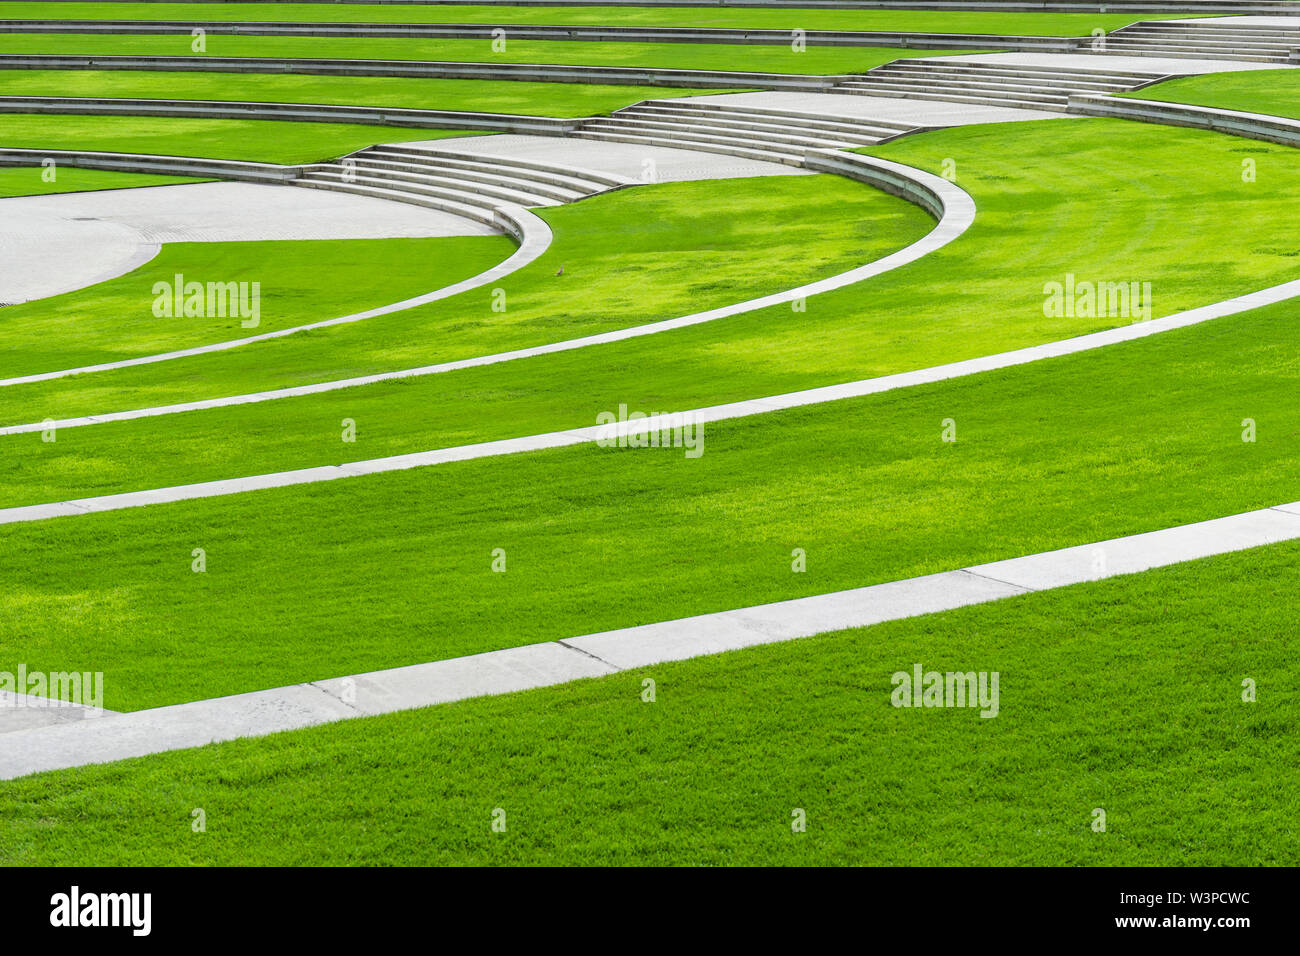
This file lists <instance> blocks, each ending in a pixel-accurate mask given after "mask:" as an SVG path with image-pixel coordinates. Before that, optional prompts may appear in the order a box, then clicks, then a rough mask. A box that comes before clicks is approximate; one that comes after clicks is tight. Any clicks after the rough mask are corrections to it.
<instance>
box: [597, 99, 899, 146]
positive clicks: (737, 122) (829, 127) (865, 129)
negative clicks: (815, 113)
mask: <svg viewBox="0 0 1300 956" xmlns="http://www.w3.org/2000/svg"><path fill="white" fill-rule="evenodd" d="M633 114H636V115H638V116H647V117H649V116H655V117H663V118H667V117H672V118H675V119H682V120H686V121H701V122H708V123H710V124H712V125H714V126H736V127H738V128H741V129H759V130H762V129H775V130H788V131H791V132H796V131H798V132H805V133H806V132H817V133H829V134H831V135H834V136H838V137H840V138H842V139H847V140H854V139H857V138H863V139H867V140H870V141H871V142H879V141H880V140H882V139H885V138H887V137H890V136H897V135H898V134H899V133H900V132H901V130H899V129H897V128H886V127H884V126H878V125H873V124H870V123H859V124H854V123H832V122H826V121H822V120H816V119H809V120H806V121H803V120H794V119H791V120H780V119H776V118H773V117H767V116H764V115H762V114H749V113H746V112H743V111H740V110H675V109H672V108H670V107H661V106H640V105H638V106H629V107H626V108H625V109H621V110H619V111H618V112H617V113H615V114H614V115H615V116H630V115H633Z"/></svg>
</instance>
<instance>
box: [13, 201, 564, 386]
mask: <svg viewBox="0 0 1300 956" xmlns="http://www.w3.org/2000/svg"><path fill="white" fill-rule="evenodd" d="M495 214H496V219H497V222H498V228H499V229H500V230H501V231H502V232H505V233H507V234H509V235H512V236H515V237H516V238H517V240H518V242H519V246H518V248H516V249H515V251H514V252H513V253H512V254H511V255H510V257H509V258H508V259H505V260H504V261H502V262H499V263H497V264H496V265H495V266H493V267H492V268H490V269H488V270H486V271H484V272H480V273H479V274H478V275H476V276H471V277H469V278H468V279H462V280H461V281H460V282H455V283H452V284H451V285H449V286H445V287H443V288H441V289H437V290H435V291H433V292H426V293H424V294H423V295H418V296H415V297H414V298H410V299H403V300H402V301H400V302H392V303H390V304H388V305H384V306H380V307H378V308H375V309H367V310H366V311H364V312H354V313H352V314H351V315H344V316H340V317H338V318H334V319H324V320H322V321H320V322H310V323H308V324H306V325H296V326H293V327H292V328H288V329H278V330H276V331H274V332H263V333H262V334H260V335H250V336H246V337H245V338H242V339H228V340H226V341H224V342H212V343H210V344H208V345H197V346H194V347H193V348H188V349H178V350H176V351H173V352H160V353H157V354H155V355H141V356H138V357H137V358H130V359H122V360H120V361H117V362H104V363H102V364H99V365H84V366H81V367H80V368H70V369H61V370H59V371H56V372H38V373H36V374H33V375H20V376H17V377H15V378H7V379H0V388H4V387H8V386H11V385H30V384H32V383H34V382H46V381H50V380H52V379H58V378H67V377H69V376H72V375H85V374H88V373H92V372H107V371H112V370H113V369H121V368H130V367H132V366H135V365H151V364H153V363H155V362H167V361H170V360H172V359H179V358H190V357H192V356H196V355H207V354H210V353H212V352H224V351H226V350H227V349H234V348H240V347H241V346H245V345H252V344H254V343H256V342H266V341H270V340H271V339H280V338H284V337H285V336H288V335H294V334H296V333H298V332H307V331H311V330H313V329H324V328H328V327H330V326H335V325H347V324H349V323H352V322H360V321H362V320H363V319H372V318H375V317H376V316H380V315H390V314H392V313H394V312H401V311H404V310H406V309H413V308H415V307H416V306H421V305H427V304H428V303H430V302H437V301H438V300H440V299H447V298H450V297H451V296H454V295H459V294H460V293H462V292H468V291H470V290H472V289H479V288H482V287H483V286H485V285H489V284H490V283H493V282H496V281H498V280H500V279H503V278H505V277H506V276H508V275H510V274H511V273H513V272H517V271H519V270H520V269H522V268H523V267H524V266H526V265H528V264H529V263H531V262H534V261H536V260H537V259H538V258H539V257H540V256H541V255H542V253H544V252H545V251H546V250H547V249H548V248H550V245H551V242H552V241H553V240H554V238H555V236H554V234H553V233H552V232H551V227H550V226H548V225H547V224H546V223H545V222H544V221H543V220H542V219H540V218H539V217H537V216H535V215H534V214H533V213H531V212H529V211H528V210H527V209H524V208H523V207H521V206H512V205H509V204H502V205H500V206H497V207H496V209H495Z"/></svg>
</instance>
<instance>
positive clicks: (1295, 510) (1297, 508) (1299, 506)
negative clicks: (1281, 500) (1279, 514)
mask: <svg viewBox="0 0 1300 956" xmlns="http://www.w3.org/2000/svg"><path fill="white" fill-rule="evenodd" d="M1277 510H1278V511H1285V512H1287V513H1288V514H1293V515H1300V501H1296V502H1293V503H1292V504H1289V505H1278V506H1277Z"/></svg>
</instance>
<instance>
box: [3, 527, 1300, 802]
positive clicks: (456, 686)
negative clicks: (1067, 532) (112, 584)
mask: <svg viewBox="0 0 1300 956" xmlns="http://www.w3.org/2000/svg"><path fill="white" fill-rule="evenodd" d="M1296 539H1300V502H1295V503H1292V504H1288V505H1280V506H1277V507H1274V508H1265V509H1261V510H1258V511H1251V512H1246V513H1244V514H1238V515H1233V516H1230V517H1226V518H1215V519H1212V520H1209V521H1201V522H1197V523H1195V524H1187V525H1178V526H1175V527H1172V528H1165V529H1161V530H1158V531H1151V532H1146V533H1143V534H1136V535H1129V536H1126V537H1121V538H1113V539H1110V540H1107V541H1100V542H1096V543H1093V544H1085V545H1079V546H1075V547H1070V548H1062V549H1059V550H1056V551H1047V552H1041V553H1038V554H1032V555H1027V556H1024V557H1020V558H1012V559H1010V560H1006V561H995V562H992V563H989V564H981V565H974V566H971V567H968V568H963V569H961V570H957V571H946V572H941V573H937V574H929V575H924V576H921V577H915V578H907V579H904V580H900V581H891V582H888V583H885V584H876V585H871V586H869V587H863V588H854V589H851V590H846V591H837V592H833V593H830V594H821V595H816V596H814V597H805V598H796V599H793V600H788V601H780V602H777V603H773V604H764V605H758V606H756V607H746V608H738V609H735V610H730V611H722V612H717V613H713V614H703V615H698V616H695V617H688V618H681V619H678V620H674V621H664V622H660V623H655V624H645V625H640V626H637V627H629V628H623V629H620V630H615V631H605V632H602V633H598V634H587V635H583V636H580V637H573V638H566V639H562V640H557V641H549V642H544V643H540V644H529V645H524V646H522V647H514V648H507V649H504V650H498V651H489V652H487V653H484V654H476V655H473V656H470V657H459V658H452V659H450V660H443V661H435V662H432V663H428V664H416V665H412V666H407V667H397V668H392V669H388V670H382V671H374V672H371V673H367V674H361V675H357V676H352V677H339V678H331V679H329V680H321V681H315V682H312V683H306V684H296V685H291V686H288V687H280V688H275V689H271V690H263V691H255V692H252V693H247V694H239V695H236V696H231V697H222V698H214V699H210V700H202V701H195V702H192V703H187V704H176V705H172V706H169V707H160V708H155V709H152V710H142V711H135V712H131V713H124V714H112V715H110V714H104V715H103V716H102V717H101V718H99V719H94V720H79V721H74V722H67V723H59V724H49V725H45V726H41V727H35V728H30V729H25V730H15V731H11V732H9V733H7V734H4V736H3V738H2V739H3V741H4V744H5V746H4V747H3V749H2V750H0V779H4V780H11V779H14V778H16V777H21V776H26V775H28V774H33V773H42V772H46V771H51V770H60V769H67V768H71V767H79V766H85V765H88V764H98V763H108V762H112V761H117V760H125V759H129V758H133V757H144V756H148V755H150V754H157V753H163V752H167V751H174V750H181V749H186V748H191V747H201V746H204V745H207V744H210V743H217V742H221V741H230V740H236V739H240V738H245V737H261V736H265V735H268V734H273V733H279V732H282V731H289V730H298V729H302V728H306V727H312V726H317V725H321V724H327V723H333V722H336V721H340V720H347V719H351V718H356V717H366V716H375V715H379V714H388V713H394V712H397V711H403V710H413V709H416V708H422V707H430V706H434V705H437V704H445V703H450V702H453V701H458V700H466V699H469V698H474V697H484V696H490V695H496V694H506V693H511V692H514V691H521V690H531V689H536V688H541V687H550V686H554V685H558V684H564V683H568V682H571V681H575V680H581V679H583V678H588V677H604V676H608V675H611V674H615V673H618V672H620V671H624V670H628V669H631V668H638V667H647V666H652V665H655V664H660V663H665V662H669V661H681V660H687V659H690V658H695V657H701V656H704V655H709V654H718V653H722V652H725V651H734V650H740V649H743V648H747V647H754V646H758V645H763V644H775V643H780V642H784V641H791V640H796V639H798V638H803V637H811V636H813V635H816V634H825V633H828V632H833V631H839V630H844V629H846V628H854V627H866V626H870V625H874V624H880V623H884V622H887V621H896V620H901V619H905V618H910V617H917V616H920V615H923V614H933V613H938V612H942V611H950V610H954V609H956V608H960V607H965V606H968V605H973V604H983V603H988V602H992V601H998V600H1002V599H1004V598H1009V597H1015V596H1017V595H1021V594H1029V593H1034V592H1038V591H1044V590H1051V589H1055V588H1060V587H1065V586H1068V585H1071V584H1078V583H1083V582H1087V581H1097V580H1103V579H1106V578H1113V577H1117V576H1121V575H1128V574H1136V573H1140V572H1142V571H1147V570H1151V569H1154V568H1162V567H1167V566H1169V565H1174V564H1180V563H1182V562H1186V561H1193V560H1196V559H1199V558H1205V557H1212V556H1215V555H1222V554H1228V553H1231V552H1235V551H1242V550H1246V549H1249V548H1256V547H1261V546H1265V545H1269V544H1277V543H1280V542H1284V541H1292V540H1296Z"/></svg>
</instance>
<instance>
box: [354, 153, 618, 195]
mask: <svg viewBox="0 0 1300 956" xmlns="http://www.w3.org/2000/svg"><path fill="white" fill-rule="evenodd" d="M369 151H383V152H386V153H391V152H401V153H406V154H409V155H413V156H418V157H421V158H426V159H431V160H435V161H437V162H444V161H445V162H449V163H451V162H474V163H481V164H488V165H491V166H497V167H501V166H510V167H515V168H517V169H521V170H528V171H530V172H538V173H544V174H547V175H552V176H560V177H563V178H565V179H569V180H572V181H574V182H584V183H595V184H598V185H599V186H600V188H601V190H604V189H611V188H613V187H615V186H626V185H627V180H626V179H624V178H622V177H620V176H615V175H614V174H612V173H604V172H601V171H599V170H595V169H581V168H579V167H576V166H560V165H556V164H554V163H543V162H539V161H537V160H532V159H522V158H519V157H515V156H497V155H485V154H482V153H460V152H455V151H452V150H448V149H438V148H430V147H423V146H410V145H407V144H404V143H403V144H381V145H379V146H372V147H370V148H369V150H364V151H363V152H369Z"/></svg>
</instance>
